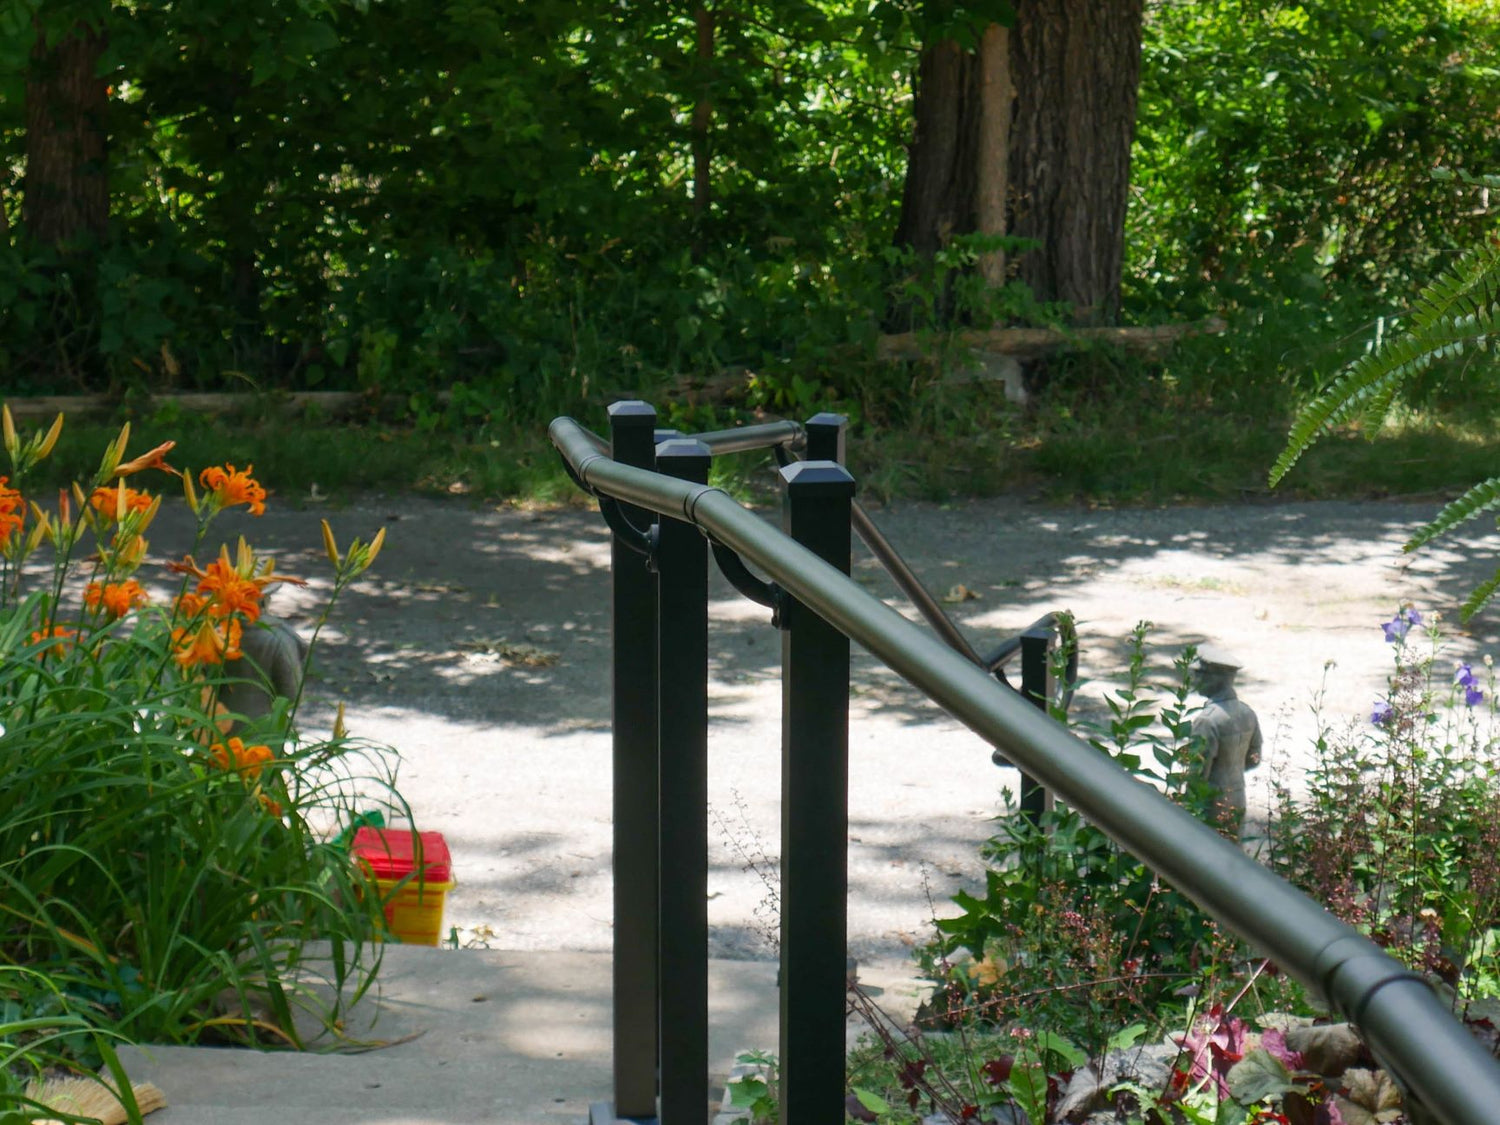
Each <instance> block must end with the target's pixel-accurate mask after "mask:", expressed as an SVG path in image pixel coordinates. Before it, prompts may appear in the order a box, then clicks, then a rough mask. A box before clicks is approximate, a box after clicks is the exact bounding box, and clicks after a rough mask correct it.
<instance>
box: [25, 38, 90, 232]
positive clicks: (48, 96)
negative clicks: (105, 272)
mask: <svg viewBox="0 0 1500 1125" xmlns="http://www.w3.org/2000/svg"><path fill="white" fill-rule="evenodd" d="M34 28H35V36H36V38H35V43H34V45H33V47H32V50H31V59H30V66H29V67H28V70H27V75H26V178H25V181H24V188H23V190H24V193H25V194H24V196H23V200H24V202H23V205H22V211H21V219H22V223H23V224H24V225H25V227H26V231H27V233H28V234H29V235H30V236H31V237H32V238H33V239H35V240H36V241H37V242H40V243H44V244H46V245H49V246H55V247H57V248H59V249H61V250H64V251H68V250H72V249H75V248H76V247H77V246H78V245H79V243H80V242H82V241H85V240H97V239H98V238H100V237H102V236H103V234H104V228H105V224H106V222H107V221H108V219H109V168H108V164H107V162H106V158H105V148H106V138H107V136H108V133H107V126H106V123H105V115H106V113H107V112H108V109H109V94H108V87H107V83H106V79H105V78H104V77H103V75H101V74H100V62H101V60H102V58H103V56H104V47H105V34H104V31H103V30H102V29H101V28H99V27H97V26H93V25H91V24H90V23H88V22H85V21H84V20H82V19H80V20H78V21H77V22H74V23H71V24H70V25H65V26H64V27H63V28H62V29H57V28H55V27H53V28H49V27H47V26H45V25H44V24H43V22H42V20H41V19H40V18H37V19H36V20H34Z"/></svg>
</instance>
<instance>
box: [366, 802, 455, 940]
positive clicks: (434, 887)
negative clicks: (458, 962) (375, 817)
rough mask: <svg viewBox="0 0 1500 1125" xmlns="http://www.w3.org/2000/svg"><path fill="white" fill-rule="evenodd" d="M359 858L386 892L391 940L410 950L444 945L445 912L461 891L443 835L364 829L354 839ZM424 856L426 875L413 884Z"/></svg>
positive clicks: (419, 876) (423, 872) (423, 874)
mask: <svg viewBox="0 0 1500 1125" xmlns="http://www.w3.org/2000/svg"><path fill="white" fill-rule="evenodd" d="M353 852H354V855H355V856H357V857H358V858H359V860H360V862H361V863H363V864H364V865H365V866H366V867H367V868H369V870H370V873H371V874H372V875H374V877H375V885H376V886H377V887H379V888H380V898H381V900H382V902H383V903H384V904H385V922H386V926H387V927H388V928H389V930H390V936H391V937H393V938H395V939H396V940H397V941H400V942H403V943H404V944H407V945H437V944H439V943H440V942H441V941H442V937H443V907H444V905H445V904H446V903H447V900H448V892H449V891H451V890H452V889H453V888H454V886H456V885H457V884H455V883H454V881H453V861H452V860H451V859H450V858H449V855H448V843H447V841H446V840H444V839H443V834H442V833H441V832H420V833H418V832H407V831H401V830H393V829H385V828H361V829H360V830H359V831H358V832H356V833H355V834H354V846H353ZM418 853H420V855H421V864H422V870H421V872H420V873H419V874H417V875H416V876H414V877H411V878H408V876H411V874H412V872H413V871H415V870H416V865H417V859H416V855H417V854H418ZM403 880H405V882H404V883H403Z"/></svg>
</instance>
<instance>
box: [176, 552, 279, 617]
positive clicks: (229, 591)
mask: <svg viewBox="0 0 1500 1125" xmlns="http://www.w3.org/2000/svg"><path fill="white" fill-rule="evenodd" d="M167 568H168V569H169V570H172V571H175V572H176V573H178V574H190V575H192V576H193V577H194V578H197V579H198V593H199V594H200V595H206V596H205V597H202V598H195V599H194V601H193V602H191V603H190V604H185V603H184V601H182V600H179V601H178V603H177V605H178V609H179V613H180V614H181V613H182V612H186V615H187V616H196V615H197V614H199V613H201V612H203V610H205V609H207V610H208V612H209V613H210V614H211V615H213V616H215V617H227V616H229V615H231V614H235V613H238V614H241V615H243V616H244V617H245V618H246V619H247V620H249V621H251V622H255V621H257V620H259V619H260V600H261V598H262V597H263V596H264V595H265V591H266V587H267V586H272V585H275V584H276V583H278V582H290V583H292V584H293V585H296V586H305V585H307V582H306V581H305V580H304V579H301V578H293V577H291V576H290V575H287V574H277V573H276V560H275V559H257V558H256V557H255V552H254V551H252V550H251V549H250V545H249V544H248V543H246V542H245V540H244V539H241V540H240V546H239V552H238V557H237V558H235V559H234V560H233V561H231V560H230V558H229V547H228V546H227V545H226V546H222V547H220V548H219V557H218V558H217V559H215V560H214V561H213V562H211V563H209V564H208V566H207V567H206V568H205V567H200V566H199V565H198V563H197V561H196V560H195V559H194V558H193V556H192V555H187V556H184V558H183V559H182V561H181V562H171V563H168V564H167ZM184 597H186V595H185V596H184Z"/></svg>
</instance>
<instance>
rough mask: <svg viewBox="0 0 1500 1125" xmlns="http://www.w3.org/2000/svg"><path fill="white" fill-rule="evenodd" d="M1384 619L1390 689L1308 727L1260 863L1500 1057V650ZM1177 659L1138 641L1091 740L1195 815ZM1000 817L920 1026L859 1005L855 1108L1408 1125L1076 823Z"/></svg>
mask: <svg viewBox="0 0 1500 1125" xmlns="http://www.w3.org/2000/svg"><path fill="white" fill-rule="evenodd" d="M1372 628H1373V626H1372ZM1380 628H1381V629H1382V631H1383V635H1384V636H1385V638H1386V639H1387V640H1388V641H1389V642H1390V643H1391V645H1392V652H1393V657H1394V668H1393V671H1392V674H1391V675H1390V677H1389V681H1388V692H1387V693H1386V694H1385V695H1384V696H1383V697H1382V698H1381V699H1379V700H1377V701H1375V703H1374V705H1373V706H1372V709H1371V713H1370V714H1369V715H1368V716H1364V717H1362V719H1361V720H1360V721H1359V722H1358V723H1357V724H1355V725H1353V726H1344V727H1339V728H1328V729H1325V730H1324V731H1323V732H1322V734H1321V735H1320V737H1319V740H1318V743H1317V746H1316V748H1315V749H1316V761H1315V764H1314V765H1313V767H1312V768H1311V769H1310V771H1309V773H1308V776H1307V778H1306V786H1305V790H1304V789H1303V788H1302V787H1300V786H1299V787H1293V786H1292V785H1290V784H1289V783H1285V782H1284V781H1283V782H1280V783H1278V784H1277V785H1276V786H1275V788H1274V799H1273V807H1272V810H1271V817H1270V820H1269V824H1268V827H1267V829H1266V834H1265V839H1264V841H1263V842H1262V843H1263V851H1264V858H1265V861H1266V862H1268V863H1270V864H1271V865H1272V867H1273V868H1274V869H1275V870H1277V871H1278V873H1280V874H1282V875H1283V876H1284V877H1285V878H1287V879H1289V880H1290V881H1292V882H1293V883H1294V884H1296V885H1298V886H1300V887H1302V888H1303V889H1304V890H1306V891H1308V892H1309V893H1310V894H1312V895H1313V896H1314V897H1315V898H1318V899H1320V900H1321V901H1323V902H1325V903H1326V904H1327V905H1328V906H1329V908H1330V909H1331V910H1333V911H1334V912H1335V913H1336V914H1338V915H1339V916H1341V917H1343V918H1344V919H1345V920H1346V921H1349V922H1350V923H1351V924H1353V925H1355V926H1356V927H1357V928H1359V929H1360V930H1361V931H1362V932H1364V933H1366V934H1368V935H1369V936H1370V937H1371V938H1372V939H1374V940H1375V941H1376V942H1377V943H1379V944H1381V945H1383V946H1385V947H1386V948H1388V949H1389V950H1390V951H1391V952H1392V953H1393V954H1394V955H1396V956H1397V957H1399V958H1401V959H1402V960H1404V961H1405V962H1406V963H1407V964H1410V965H1411V966H1413V967H1414V968H1416V969H1418V970H1419V971H1421V972H1423V973H1424V974H1426V975H1427V976H1428V977H1429V979H1430V980H1432V981H1433V982H1434V985H1435V987H1437V988H1438V989H1439V990H1440V991H1443V992H1444V993H1445V994H1446V995H1447V996H1449V997H1450V998H1451V999H1452V1002H1453V1008H1454V1011H1455V1014H1456V1015H1457V1016H1459V1017H1460V1018H1461V1019H1463V1020H1465V1022H1466V1023H1467V1024H1468V1026H1469V1027H1470V1029H1471V1030H1472V1031H1473V1032H1474V1034H1475V1035H1476V1036H1477V1037H1478V1038H1479V1039H1480V1040H1481V1042H1482V1043H1484V1044H1485V1045H1486V1046H1487V1047H1488V1048H1489V1049H1491V1050H1497V1049H1500V1037H1497V1036H1496V1034H1495V1032H1494V1024H1493V1022H1492V1020H1493V1019H1494V1017H1495V1016H1496V1015H1497V1014H1500V974H1497V973H1496V969H1495V965H1496V960H1495V959H1496V955H1497V949H1500V941H1497V932H1500V931H1497V924H1500V892H1497V889H1496V888H1497V884H1496V879H1495V877H1494V872H1493V870H1492V866H1493V863H1492V860H1493V855H1494V850H1495V847H1496V844H1497V843H1500V839H1497V836H1496V833H1497V829H1496V823H1497V817H1496V813H1497V811H1500V779H1497V776H1496V767H1497V761H1496V752H1497V745H1500V742H1497V731H1496V727H1495V721H1494V720H1495V716H1496V710H1495V702H1494V698H1495V697H1494V692H1495V676H1494V673H1493V668H1492V664H1491V663H1490V662H1489V661H1485V662H1484V663H1482V664H1474V663H1458V664H1454V663H1452V662H1449V661H1446V660H1445V659H1444V658H1443V647H1442V635H1441V632H1440V629H1439V627H1438V623H1437V622H1436V621H1435V620H1434V615H1427V616H1426V617H1424V615H1423V614H1422V613H1421V612H1419V611H1418V610H1416V609H1414V608H1412V607H1402V608H1401V609H1400V610H1399V611H1398V612H1397V613H1396V614H1395V616H1394V617H1393V618H1392V619H1391V620H1389V621H1387V622H1385V623H1383V624H1382V625H1381V626H1380ZM1189 655H1190V654H1184V656H1183V657H1180V658H1179V659H1178V660H1177V661H1176V663H1175V673H1174V675H1173V676H1172V677H1171V678H1170V680H1169V682H1168V683H1167V684H1166V686H1165V688H1157V687H1153V686H1152V685H1151V684H1150V682H1149V680H1148V678H1147V676H1146V674H1145V670H1146V647H1145V631H1144V628H1142V629H1138V630H1137V632H1136V634H1135V638H1134V649H1133V659H1132V661H1131V671H1130V675H1129V677H1128V679H1127V683H1126V685H1125V687H1124V688H1123V689H1122V690H1121V691H1120V692H1119V693H1118V694H1115V695H1110V696H1107V697H1106V702H1107V704H1108V707H1109V712H1110V719H1109V721H1108V723H1107V724H1106V725H1105V726H1103V727H1102V728H1100V729H1097V730H1093V731H1088V730H1084V731H1082V733H1084V734H1085V735H1086V736H1087V737H1089V738H1090V741H1091V742H1093V744H1094V745H1095V747H1096V748H1097V749H1099V751H1100V752H1101V753H1108V754H1110V755H1111V756H1112V757H1113V758H1115V760H1116V761H1119V762H1120V763H1121V764H1122V765H1123V766H1124V767H1125V768H1126V769H1127V770H1129V771H1130V772H1132V773H1135V774H1136V775H1137V776H1142V777H1150V778H1152V779H1153V783H1154V784H1157V785H1158V786H1160V787H1161V788H1162V789H1163V791H1164V792H1165V793H1166V795H1167V796H1168V797H1169V798H1170V799H1172V800H1174V801H1176V802H1178V803H1179V804H1182V805H1183V806H1184V807H1186V808H1189V809H1192V810H1193V811H1195V812H1196V813H1198V814H1199V815H1203V816H1208V817H1211V816H1212V815H1213V812H1212V810H1213V793H1212V792H1211V790H1208V789H1206V788H1205V783H1204V782H1203V781H1202V780H1201V778H1199V776H1198V773H1197V770H1196V769H1195V763H1194V754H1195V747H1194V742H1193V738H1192V736H1191V729H1190V726H1191V715H1192V711H1193V709H1192V707H1191V706H1190V699H1189V687H1188V679H1187V660H1186V657H1187V656H1189ZM1001 823H1002V831H1001V833H1000V835H999V836H997V837H996V839H995V840H994V841H993V842H992V843H991V845H990V849H989V858H990V860H991V864H992V866H991V870H990V873H989V876H988V879H987V883H986V886H985V888H984V892H983V894H982V895H981V894H972V893H962V892H961V893H960V894H959V895H957V896H955V899H954V903H955V904H956V905H957V906H958V908H959V910H960V913H958V914H956V915H953V916H950V917H947V918H943V919H941V920H939V921H938V923H937V929H938V936H937V937H936V939H935V940H934V941H933V942H932V943H931V944H930V945H929V946H928V947H927V948H926V949H925V950H923V951H922V954H921V956H922V961H923V964H924V966H925V967H926V969H927V971H928V973H929V974H930V976H931V979H933V980H934V982H935V985H936V987H935V990H934V992H933V995H932V997H931V999H930V1000H929V1001H928V1003H927V1004H926V1005H925V1006H924V1008H923V1010H922V1011H921V1012H920V1013H919V1018H918V1021H917V1023H916V1024H915V1025H914V1026H902V1025H900V1024H898V1023H897V1022H895V1021H893V1020H891V1019H890V1018H889V1017H888V1016H886V1015H885V1014H884V1013H883V1012H881V1011H880V1009H879V1007H878V1006H877V1004H876V1002H875V1001H873V1000H872V999H871V998H870V997H868V996H865V995H862V994H859V993H858V992H856V993H855V995H854V997H853V998H852V1003H853V1006H854V1008H855V1010H856V1011H857V1012H859V1013H860V1014H861V1015H862V1016H864V1017H865V1020H866V1022H867V1023H868V1024H869V1026H870V1028H871V1029H872V1035H871V1036H870V1037H869V1039H868V1040H867V1042H866V1043H865V1045H863V1046H862V1047H861V1048H859V1049H857V1050H856V1051H855V1052H854V1053H852V1054H851V1056H850V1061H849V1068H850V1077H849V1081H850V1084H851V1091H850V1096H849V1101H848V1103H847V1110H848V1114H849V1117H850V1118H851V1119H852V1120H858V1121H879V1122H885V1123H890V1125H894V1123H901V1125H911V1123H915V1122H919V1121H944V1122H961V1121H968V1120H973V1121H982V1120H992V1119H993V1120H996V1121H1007V1122H1021V1121H1027V1122H1031V1123H1034V1125H1044V1123H1047V1125H1050V1123H1053V1122H1065V1121H1068V1122H1077V1121H1084V1120H1087V1121H1091V1122H1103V1121H1110V1122H1131V1123H1136V1122H1139V1123H1142V1125H1167V1123H1195V1125H1196V1123H1202V1125H1227V1123H1232V1125H1252V1123H1271V1122H1281V1123H1297V1125H1302V1123H1309V1125H1325V1123H1338V1122H1359V1123H1361V1125H1367V1123H1370V1122H1384V1123H1401V1122H1405V1121H1408V1120H1411V1118H1409V1117H1408V1116H1407V1114H1406V1110H1405V1109H1404V1108H1403V1103H1402V1098H1401V1092H1400V1091H1399V1089H1398V1088H1397V1087H1396V1086H1395V1084H1394V1083H1393V1082H1392V1081H1391V1080H1390V1078H1389V1077H1388V1076H1387V1075H1385V1074H1384V1072H1382V1071H1381V1070H1380V1069H1379V1068H1378V1066H1377V1065H1376V1064H1375V1061H1374V1060H1373V1058H1372V1057H1371V1056H1370V1055H1369V1052H1368V1050H1366V1049H1365V1047H1364V1046H1363V1044H1362V1043H1361V1042H1360V1040H1359V1038H1358V1035H1357V1033H1355V1032H1354V1031H1353V1030H1352V1029H1351V1028H1349V1027H1348V1025H1345V1024H1340V1023H1337V1022H1334V1021H1331V1020H1330V1018H1329V1017H1328V1016H1327V1014H1326V1012H1324V1011H1323V1010H1322V1009H1321V1008H1320V1007H1319V1006H1318V1004H1317V1003H1316V1001H1315V999H1314V998H1312V997H1310V996H1308V995H1307V994H1306V993H1304V992H1303V990H1302V989H1301V987H1300V986H1298V985H1297V984H1296V983H1295V982H1292V981H1290V980H1288V979H1287V978H1285V977H1283V976H1282V975H1281V974H1279V973H1278V971H1277V969H1276V967H1275V966H1274V965H1272V964H1270V963H1268V962H1266V961H1264V960H1263V959H1260V958H1257V957H1256V956H1255V955H1254V952H1253V951H1251V950H1247V949H1246V948H1244V946H1243V945H1242V944H1241V943H1239V942H1237V941H1236V940H1234V939H1233V938H1232V937H1231V936H1230V935H1227V934H1225V933H1223V932H1222V931H1220V930H1219V929H1218V928H1217V927H1216V926H1215V925H1214V924H1213V922H1212V921H1211V920H1209V919H1208V918H1207V917H1206V916H1205V915H1203V914H1202V913H1201V911H1199V910H1198V908H1197V907H1196V906H1195V905H1194V904H1193V903H1192V902H1191V901H1189V900H1187V899H1186V898H1184V897H1182V896H1180V895H1179V894H1178V893H1177V892H1175V891H1174V890H1172V889H1171V888H1169V887H1167V886H1165V885H1164V884H1162V883H1161V882H1160V881H1159V880H1157V879H1155V878H1154V877H1153V876H1152V875H1151V873H1150V872H1149V870H1147V869H1145V868H1144V867H1143V866H1142V865H1140V864H1139V863H1137V862H1136V861H1135V860H1134V859H1133V858H1132V857H1130V856H1129V855H1128V854H1125V853H1123V852H1121V850H1120V849H1119V848H1118V847H1117V846H1116V845H1114V844H1113V843H1112V842H1111V841H1109V840H1108V839H1107V838H1105V837H1104V836H1103V834H1102V833H1100V832H1099V831H1098V830H1097V829H1095V828H1093V827H1092V826H1091V825H1089V824H1087V822H1085V821H1083V820H1081V818H1079V817H1078V816H1077V814H1076V813H1074V812H1072V811H1070V810H1066V809H1060V810H1056V811H1053V812H1051V813H1049V814H1047V815H1046V817H1045V818H1044V820H1043V821H1042V826H1041V827H1038V826H1034V825H1032V824H1030V823H1029V822H1028V821H1027V820H1026V819H1025V818H1021V817H1018V816H1017V815H1016V813H1015V812H1014V811H1013V810H1012V811H1010V812H1008V813H1007V814H1006V816H1005V817H1003V818H1002V822H1001ZM1228 827H1229V826H1227V825H1226V830H1228ZM1047 828H1050V829H1051V831H1050V832H1048V831H1046V830H1045V829H1047ZM766 1104H768V1103H766ZM992 1115H993V1116H992ZM1091 1115H1095V1116H1091Z"/></svg>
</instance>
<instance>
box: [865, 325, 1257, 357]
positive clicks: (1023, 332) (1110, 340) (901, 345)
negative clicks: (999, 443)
mask: <svg viewBox="0 0 1500 1125" xmlns="http://www.w3.org/2000/svg"><path fill="white" fill-rule="evenodd" d="M1227 327H1228V325H1227V324H1226V323H1225V321H1224V319H1223V318H1222V317H1217V316H1211V317H1209V318H1208V319H1207V320H1201V321H1198V322H1196V323H1193V324H1152V325H1144V326H1134V325H1130V326H1125V327H1104V328H986V329H962V330H960V331H957V332H950V333H935V332H901V333H898V334H896V335H893V336H882V337H880V339H879V340H878V341H877V343H876V346H875V354H876V356H877V358H879V359H881V360H885V361H891V360H902V359H932V358H933V357H935V356H936V355H938V354H940V353H941V352H943V351H945V350H947V349H949V348H958V349H962V350H967V351H977V352H994V353H996V354H999V355H1009V356H1015V357H1016V358H1017V359H1040V358H1041V357H1042V356H1045V355H1051V354H1053V353H1055V352H1064V351H1074V350H1077V349H1079V348H1084V347H1088V346H1090V345H1093V344H1107V345H1110V346H1112V347H1117V348H1124V349H1125V350H1126V351H1132V352H1139V353H1141V354H1143V355H1155V354H1158V353H1160V352H1162V351H1165V350H1166V349H1167V348H1168V347H1170V346H1171V345H1172V344H1175V343H1176V342H1177V341H1178V340H1181V339H1183V338H1185V337H1187V336H1204V335H1216V334H1217V333H1220V332H1223V331H1224V330H1225V329H1226V328H1227Z"/></svg>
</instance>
